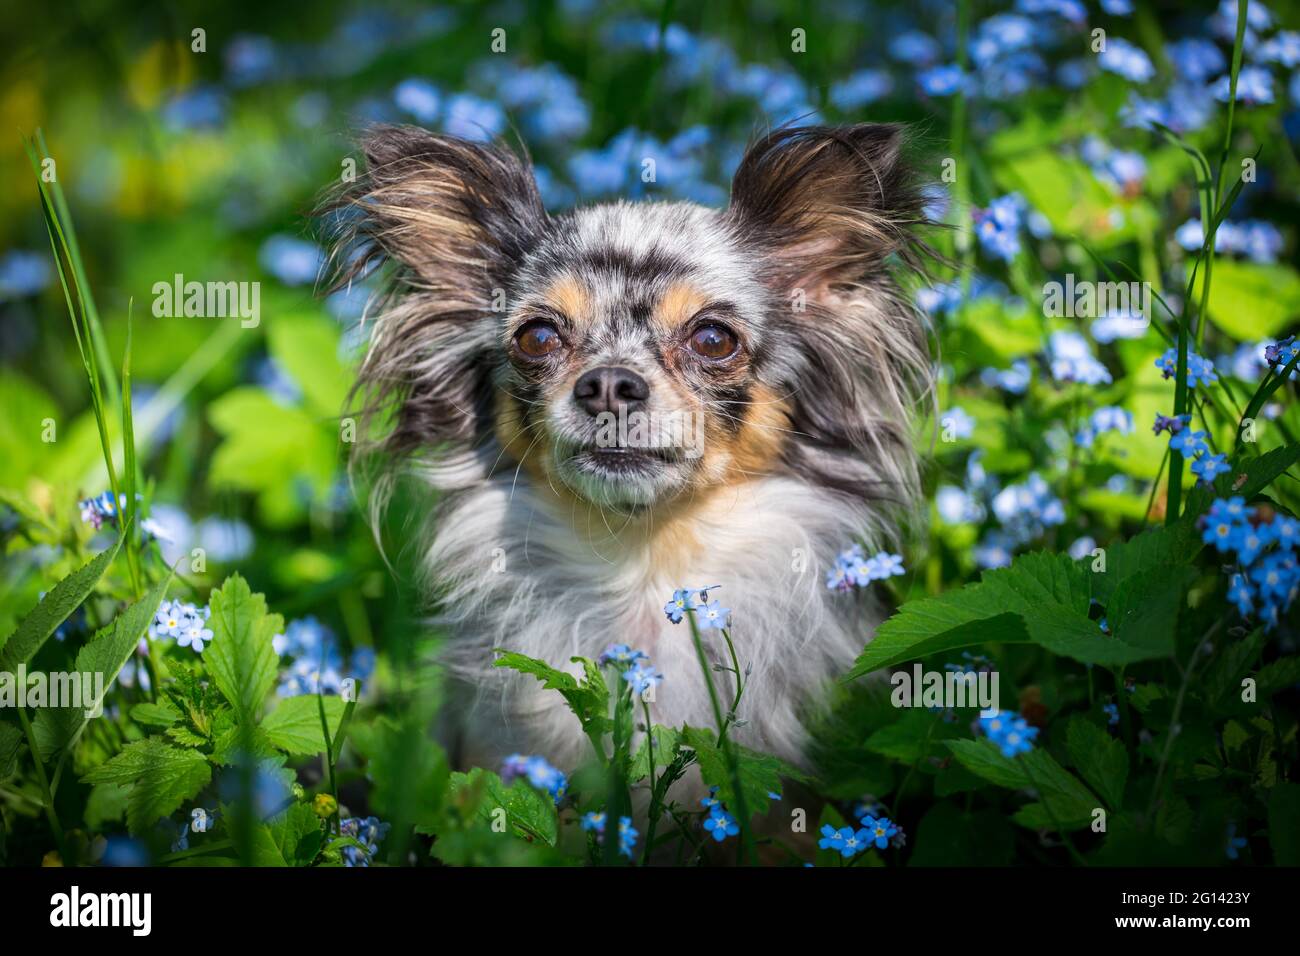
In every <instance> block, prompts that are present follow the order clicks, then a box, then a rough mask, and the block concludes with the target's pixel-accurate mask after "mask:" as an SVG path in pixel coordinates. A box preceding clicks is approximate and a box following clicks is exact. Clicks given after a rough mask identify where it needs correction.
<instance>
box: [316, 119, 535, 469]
mask: <svg viewBox="0 0 1300 956" xmlns="http://www.w3.org/2000/svg"><path fill="white" fill-rule="evenodd" d="M362 147H363V148H364V151H365V156H366V169H365V171H364V172H363V173H362V175H360V176H358V177H357V179H356V181H355V182H353V183H346V184H344V185H343V186H342V187H341V188H340V189H339V190H338V191H336V192H335V194H334V196H333V198H332V199H330V200H328V201H327V202H326V203H325V204H324V205H323V206H322V208H321V210H320V213H319V215H320V216H321V218H322V219H323V220H324V223H325V226H326V229H327V232H328V234H329V235H328V241H329V247H330V263H331V266H332V272H333V276H332V282H331V284H330V287H331V290H335V289H341V288H344V287H346V286H348V285H349V284H350V283H352V282H353V281H355V280H358V279H360V278H364V277H366V276H368V275H370V274H371V272H372V271H373V270H374V269H375V268H377V267H380V266H391V267H392V269H391V271H390V272H389V273H388V274H387V275H386V276H385V279H386V283H385V286H384V289H383V293H384V294H383V299H382V303H381V307H380V308H379V309H378V310H377V313H376V314H373V315H370V316H368V317H367V319H366V320H365V321H366V322H367V323H370V324H371V325H372V328H371V329H370V330H369V335H368V348H367V351H366V356H365V359H364V360H363V361H362V364H361V368H360V370H359V372H358V375H357V382H356V385H355V386H354V388H353V393H352V398H353V405H354V408H353V413H354V414H356V415H357V416H358V417H359V418H360V421H359V422H358V425H359V431H360V433H361V434H360V435H359V437H358V443H359V447H360V448H361V449H363V450H365V449H369V450H378V451H381V452H383V453H384V457H385V458H387V459H388V460H390V461H392V462H395V461H397V460H399V459H400V458H402V457H403V456H404V455H406V454H407V453H410V452H416V451H418V450H420V449H424V448H430V447H434V446H442V447H444V448H446V447H447V446H456V447H459V448H460V449H473V448H476V447H478V446H479V445H481V444H482V441H483V440H484V439H485V438H486V437H487V436H489V435H490V433H491V408H490V397H491V387H490V381H489V379H490V375H491V370H492V357H493V355H494V351H499V348H498V346H499V343H498V342H497V341H496V338H497V336H498V334H499V328H498V323H496V322H493V321H491V319H492V313H493V312H494V311H497V310H500V309H501V308H502V306H503V304H504V302H505V299H506V294H507V293H506V290H507V289H508V287H509V284H510V279H511V276H512V273H513V270H514V267H515V266H516V265H517V264H518V263H519V261H520V259H521V258H522V257H523V255H524V254H525V253H526V252H527V250H528V249H529V248H530V247H531V245H532V244H533V242H534V240H535V239H536V237H537V236H538V235H539V234H540V232H541V231H542V230H543V229H545V228H546V225H547V222H548V220H547V215H546V210H545V208H544V207H543V205H542V200H541V196H540V195H539V193H538V191H537V183H536V181H535V180H534V178H533V174H532V170H531V168H530V167H529V164H528V162H527V161H526V160H525V159H521V158H520V157H519V156H517V155H516V154H515V153H514V152H512V151H511V150H510V149H508V148H506V147H505V146H503V145H499V144H495V143H492V144H483V143H472V142H469V141H468V140H464V139H459V138H457V137H454V136H443V135H438V134H435V133H430V132H428V131H427V130H423V129H419V128H417V127H413V126H379V127H375V128H373V129H371V130H370V131H369V132H368V133H367V134H366V135H365V137H364V138H363V139H362ZM372 319H373V321H371V320H372ZM444 457H446V456H444Z"/></svg>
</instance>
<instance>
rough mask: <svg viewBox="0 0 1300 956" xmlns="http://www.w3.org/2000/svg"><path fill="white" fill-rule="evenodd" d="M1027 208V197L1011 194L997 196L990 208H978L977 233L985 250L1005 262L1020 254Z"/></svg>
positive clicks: (976, 214) (976, 217)
mask: <svg viewBox="0 0 1300 956" xmlns="http://www.w3.org/2000/svg"><path fill="white" fill-rule="evenodd" d="M1026 208H1027V207H1026V204H1025V199H1024V197H1023V196H1021V195H1020V194H1019V193H1009V194H1007V195H1006V196H999V197H998V198H997V199H994V200H993V201H992V202H990V203H989V205H988V208H987V209H983V210H979V209H977V210H975V234H976V235H977V236H979V240H980V245H981V246H982V247H983V248H984V251H985V252H987V253H988V254H989V255H991V256H993V257H994V258H996V259H1001V260H1002V261H1003V262H1010V261H1011V260H1012V259H1014V258H1015V257H1016V254H1017V253H1018V252H1019V251H1020V228H1021V225H1022V223H1023V220H1024V216H1025V212H1026Z"/></svg>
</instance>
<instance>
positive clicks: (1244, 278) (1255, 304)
mask: <svg viewBox="0 0 1300 956" xmlns="http://www.w3.org/2000/svg"><path fill="white" fill-rule="evenodd" d="M1203 281H1204V270H1202V272H1201V273H1200V274H1199V275H1198V276H1197V288H1198V290H1199V287H1200V285H1201V284H1202V282H1203ZM1198 294H1199V292H1198ZM1208 304H1209V311H1210V320H1211V321H1212V322H1213V323H1214V324H1215V325H1217V326H1218V327H1219V328H1221V329H1223V331H1225V332H1227V333H1228V334H1229V335H1231V336H1232V337H1233V338H1235V339H1241V340H1250V341H1255V340H1256V339H1259V338H1261V337H1265V336H1274V335H1276V334H1277V333H1278V332H1280V331H1281V330H1282V329H1283V328H1285V327H1286V326H1287V324H1288V323H1289V322H1290V321H1291V317H1292V316H1294V315H1296V314H1297V313H1300V274H1298V273H1297V272H1296V271H1295V269H1293V268H1291V267H1290V266H1288V265H1283V264H1281V263H1276V264H1264V263H1258V262H1238V261H1236V260H1233V259H1225V258H1221V257H1216V258H1215V260H1214V280H1213V281H1212V282H1211V283H1210V298H1209V303H1208Z"/></svg>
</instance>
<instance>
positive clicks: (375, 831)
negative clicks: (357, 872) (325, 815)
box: [339, 817, 392, 867]
mask: <svg viewBox="0 0 1300 956" xmlns="http://www.w3.org/2000/svg"><path fill="white" fill-rule="evenodd" d="M391 826H392V824H389V823H381V822H380V820H379V818H378V817H365V818H361V817H348V818H347V819H346V820H343V821H341V822H340V823H339V832H340V833H341V834H342V835H343V836H346V837H351V838H352V839H354V840H356V841H357V842H358V843H360V844H362V845H363V846H362V847H356V846H345V847H343V865H344V866H353V867H355V866H369V865H370V861H371V860H373V859H374V857H375V854H377V853H378V852H379V844H380V843H382V842H383V841H384V837H386V836H388V831H389V829H390V827H391ZM363 847H364V848H363Z"/></svg>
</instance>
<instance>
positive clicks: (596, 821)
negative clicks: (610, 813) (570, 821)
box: [582, 811, 605, 836]
mask: <svg viewBox="0 0 1300 956" xmlns="http://www.w3.org/2000/svg"><path fill="white" fill-rule="evenodd" d="M582 828H583V829H584V830H586V831H588V832H589V833H597V834H600V835H602V836H603V835H604V833H605V813H604V811H601V812H600V813H595V812H592V813H584V814H583V815H582Z"/></svg>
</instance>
